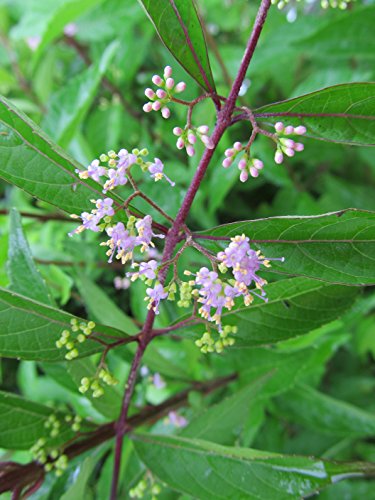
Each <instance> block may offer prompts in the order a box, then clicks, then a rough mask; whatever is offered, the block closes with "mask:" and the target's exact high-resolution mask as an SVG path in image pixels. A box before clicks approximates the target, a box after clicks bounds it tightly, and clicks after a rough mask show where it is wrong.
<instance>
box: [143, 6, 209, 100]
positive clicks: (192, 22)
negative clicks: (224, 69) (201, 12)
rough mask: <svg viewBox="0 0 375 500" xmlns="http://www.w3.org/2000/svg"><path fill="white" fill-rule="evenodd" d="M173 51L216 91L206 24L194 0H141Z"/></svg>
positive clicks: (200, 79) (192, 71) (186, 65)
mask: <svg viewBox="0 0 375 500" xmlns="http://www.w3.org/2000/svg"><path fill="white" fill-rule="evenodd" d="M139 2H140V4H141V5H143V7H144V9H145V11H146V12H147V15H148V16H149V18H150V19H151V21H152V23H153V24H154V26H155V29H156V31H157V32H158V34H159V36H160V38H161V39H162V41H163V42H164V44H165V45H166V47H167V48H168V49H169V50H170V52H171V54H172V55H173V56H174V57H175V58H176V59H177V61H178V62H179V63H180V64H181V66H183V67H184V68H185V69H186V71H187V72H188V73H189V74H190V75H191V76H192V77H193V78H194V80H195V81H196V82H197V83H198V84H199V85H200V86H201V87H203V88H204V89H205V90H206V91H207V92H214V90H215V83H214V81H213V77H212V72H211V67H210V62H209V59H208V53H207V47H206V42H205V39H204V34H203V31H202V26H201V23H200V20H199V17H198V14H197V10H196V7H195V5H194V2H193V0H139Z"/></svg>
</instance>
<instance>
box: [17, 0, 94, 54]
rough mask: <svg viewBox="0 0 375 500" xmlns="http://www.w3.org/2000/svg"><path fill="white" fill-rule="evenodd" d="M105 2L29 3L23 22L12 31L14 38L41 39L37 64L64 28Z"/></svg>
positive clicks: (74, 0) (37, 50)
mask: <svg viewBox="0 0 375 500" xmlns="http://www.w3.org/2000/svg"><path fill="white" fill-rule="evenodd" d="M102 1H103V0H80V1H79V2H77V1H76V0H48V1H47V2H46V0H43V3H41V2H39V1H38V0H34V1H29V2H28V5H27V8H26V12H25V13H24V15H23V16H22V18H21V22H20V23H19V24H18V25H17V26H15V27H14V28H13V30H12V37H13V38H16V39H17V38H25V37H35V36H38V37H40V42H39V44H38V47H37V49H36V51H35V54H34V62H36V61H37V60H38V59H39V58H40V56H41V55H42V53H43V52H44V50H45V48H46V47H47V46H48V44H50V43H51V42H52V41H53V40H55V39H56V38H57V37H58V36H60V35H61V34H62V33H63V29H64V27H65V26H66V25H67V24H69V23H71V22H72V21H74V20H75V19H76V18H77V17H79V16H80V15H82V14H83V13H84V12H86V11H87V10H88V9H90V8H92V7H94V6H95V5H97V4H98V3H100V2H102Z"/></svg>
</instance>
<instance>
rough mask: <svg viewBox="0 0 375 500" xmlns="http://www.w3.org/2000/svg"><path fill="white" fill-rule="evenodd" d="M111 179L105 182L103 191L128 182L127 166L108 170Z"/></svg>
mask: <svg viewBox="0 0 375 500" xmlns="http://www.w3.org/2000/svg"><path fill="white" fill-rule="evenodd" d="M108 177H109V180H108V181H107V182H106V183H105V184H104V186H103V187H104V189H103V193H106V192H107V191H109V190H111V189H113V188H114V187H116V186H124V185H125V184H126V183H127V182H128V178H127V177H126V168H119V169H115V168H110V169H109V170H108Z"/></svg>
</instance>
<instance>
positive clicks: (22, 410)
mask: <svg viewBox="0 0 375 500" xmlns="http://www.w3.org/2000/svg"><path fill="white" fill-rule="evenodd" d="M53 414H54V415H56V417H57V418H58V420H59V422H60V424H61V427H60V433H59V435H58V436H57V437H55V438H50V437H48V445H51V446H52V447H53V446H57V445H59V444H62V443H64V442H65V441H67V440H68V439H71V438H72V437H73V435H74V432H73V431H72V430H71V424H68V423H66V422H65V420H64V413H61V412H56V411H55V410H54V409H53V408H48V406H43V405H41V404H38V403H34V402H32V401H28V400H26V399H23V398H21V397H19V396H16V395H14V394H9V393H7V392H3V391H0V415H1V427H0V447H2V448H8V449H11V450H26V449H28V448H30V447H31V446H32V445H33V444H34V443H35V442H36V441H37V440H38V439H39V438H41V437H47V436H48V435H49V431H48V430H47V429H46V428H45V427H44V424H45V422H46V421H47V420H48V417H49V416H50V415H53Z"/></svg>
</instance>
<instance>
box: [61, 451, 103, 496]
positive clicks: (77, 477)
mask: <svg viewBox="0 0 375 500" xmlns="http://www.w3.org/2000/svg"><path fill="white" fill-rule="evenodd" d="M101 454H102V453H101ZM101 454H98V453H95V454H94V455H91V456H88V457H86V458H85V459H84V460H83V462H82V464H81V465H80V466H79V468H78V470H77V471H76V473H75V474H74V483H73V484H72V485H71V486H70V488H69V489H68V490H67V491H66V492H65V493H64V494H63V495H62V496H61V497H60V500H77V498H79V499H80V500H88V499H89V498H92V497H91V495H90V494H89V491H88V482H89V479H90V477H91V475H92V474H93V472H94V468H95V466H96V464H97V462H98V459H99V458H100V455H101Z"/></svg>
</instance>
